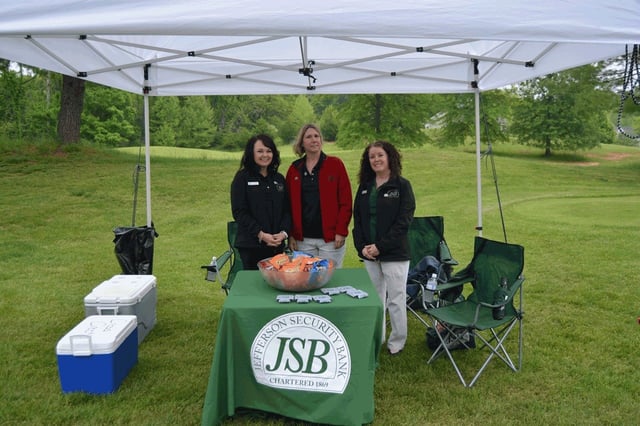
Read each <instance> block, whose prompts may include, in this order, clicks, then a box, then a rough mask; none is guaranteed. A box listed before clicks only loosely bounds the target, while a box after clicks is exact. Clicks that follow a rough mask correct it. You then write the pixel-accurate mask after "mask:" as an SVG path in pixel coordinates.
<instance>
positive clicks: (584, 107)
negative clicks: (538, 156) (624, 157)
mask: <svg viewBox="0 0 640 426" xmlns="http://www.w3.org/2000/svg"><path fill="white" fill-rule="evenodd" d="M600 69H601V65H585V66H582V67H579V68H573V69H571V70H567V71H563V72H559V73H555V74H550V75H548V76H545V77H540V78H536V79H534V80H530V81H526V82H524V83H521V84H520V85H518V87H517V88H516V89H515V93H516V94H517V95H518V96H519V101H518V102H517V103H516V105H515V106H514V108H513V116H512V123H511V126H510V131H511V133H512V134H513V135H515V136H517V137H518V139H519V140H518V142H519V143H522V144H525V145H531V146H536V147H540V148H543V149H544V155H545V156H550V155H551V153H552V150H579V149H590V148H594V147H596V146H598V145H599V144H600V143H611V142H612V141H613V137H614V133H613V129H612V127H611V125H610V123H609V122H608V120H607V117H606V112H607V111H611V109H612V107H613V105H612V104H611V96H610V92H608V91H607V90H606V87H605V86H603V85H601V84H600V81H599V80H598V75H599V72H600Z"/></svg>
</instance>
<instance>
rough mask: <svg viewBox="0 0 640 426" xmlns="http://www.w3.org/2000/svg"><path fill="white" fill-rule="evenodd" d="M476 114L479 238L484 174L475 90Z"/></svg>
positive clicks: (478, 111)
mask: <svg viewBox="0 0 640 426" xmlns="http://www.w3.org/2000/svg"><path fill="white" fill-rule="evenodd" d="M475 113H476V190H477V198H478V225H477V226H476V230H477V231H478V236H480V237H481V236H482V173H481V169H480V166H481V161H480V160H481V156H482V154H481V152H480V89H479V88H477V87H476V90H475Z"/></svg>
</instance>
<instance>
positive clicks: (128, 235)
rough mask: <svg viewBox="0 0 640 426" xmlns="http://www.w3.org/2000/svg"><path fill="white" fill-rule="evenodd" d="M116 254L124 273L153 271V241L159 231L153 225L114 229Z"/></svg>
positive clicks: (133, 273)
mask: <svg viewBox="0 0 640 426" xmlns="http://www.w3.org/2000/svg"><path fill="white" fill-rule="evenodd" d="M113 233H114V234H115V238H114V240H113V242H114V243H115V254H116V258H117V259H118V263H119V264H120V267H121V268H122V273H123V274H124V275H151V274H152V273H153V243H154V241H155V239H156V238H157V237H158V233H157V232H156V230H155V229H154V228H153V227H148V226H138V227H124V226H123V227H118V228H115V229H114V230H113Z"/></svg>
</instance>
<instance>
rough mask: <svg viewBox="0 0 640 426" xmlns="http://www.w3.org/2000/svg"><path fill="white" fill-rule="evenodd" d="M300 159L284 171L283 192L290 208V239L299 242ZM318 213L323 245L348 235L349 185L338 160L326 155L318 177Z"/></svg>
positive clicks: (340, 161)
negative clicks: (320, 213)
mask: <svg viewBox="0 0 640 426" xmlns="http://www.w3.org/2000/svg"><path fill="white" fill-rule="evenodd" d="M301 161H304V157H303V158H300V159H298V160H296V161H294V162H293V163H291V165H290V166H289V170H288V171H287V178H286V181H287V192H288V193H289V200H290V201H291V202H290V206H291V221H292V226H291V236H292V237H293V238H295V239H296V240H302V239H303V235H302V176H301V175H300V169H299V165H300V162H301ZM318 186H319V191H320V210H321V212H322V234H323V236H324V240H325V242H329V241H333V240H335V238H336V234H339V235H344V236H347V235H349V223H350V222H351V212H352V198H351V183H350V182H349V175H348V174H347V169H346V168H345V167H344V163H343V162H342V160H340V159H339V158H338V157H334V156H331V155H327V156H326V158H325V159H324V162H323V163H322V166H321V167H320V172H319V174H318Z"/></svg>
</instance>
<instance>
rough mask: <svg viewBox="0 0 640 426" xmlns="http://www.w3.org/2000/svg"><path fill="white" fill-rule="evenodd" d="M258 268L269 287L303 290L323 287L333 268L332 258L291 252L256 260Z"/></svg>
mask: <svg viewBox="0 0 640 426" xmlns="http://www.w3.org/2000/svg"><path fill="white" fill-rule="evenodd" d="M258 269H259V270H260V273H261V274H262V277H263V278H264V279H265V281H266V282H267V283H268V284H269V285H270V286H271V287H273V288H276V289H278V290H283V291H293V292H303V291H311V290H316V289H319V288H321V287H323V286H324V285H325V284H326V283H327V282H328V281H329V279H331V275H333V271H334V269H335V268H334V264H333V261H332V260H327V259H320V258H317V257H313V256H310V255H308V254H306V253H302V252H293V253H292V254H285V253H282V254H278V255H276V256H273V257H269V258H266V259H263V260H261V261H260V262H258Z"/></svg>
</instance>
